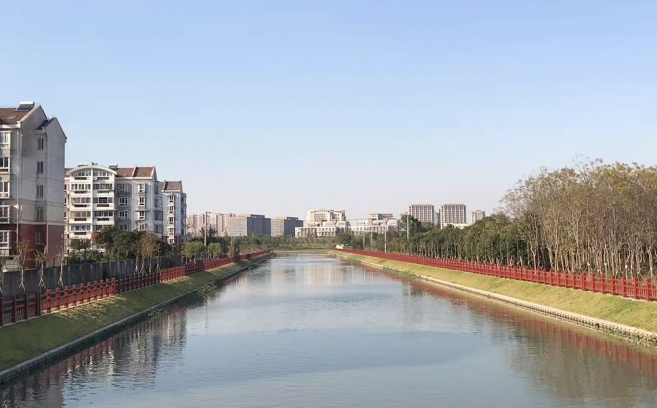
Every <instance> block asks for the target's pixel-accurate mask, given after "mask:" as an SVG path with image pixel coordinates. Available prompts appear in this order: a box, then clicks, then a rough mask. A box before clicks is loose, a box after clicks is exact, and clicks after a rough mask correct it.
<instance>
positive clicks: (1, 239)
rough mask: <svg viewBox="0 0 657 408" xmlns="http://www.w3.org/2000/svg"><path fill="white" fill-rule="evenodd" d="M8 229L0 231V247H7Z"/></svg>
mask: <svg viewBox="0 0 657 408" xmlns="http://www.w3.org/2000/svg"><path fill="white" fill-rule="evenodd" d="M9 234H10V232H9V231H0V247H3V248H7V247H8V246H9Z"/></svg>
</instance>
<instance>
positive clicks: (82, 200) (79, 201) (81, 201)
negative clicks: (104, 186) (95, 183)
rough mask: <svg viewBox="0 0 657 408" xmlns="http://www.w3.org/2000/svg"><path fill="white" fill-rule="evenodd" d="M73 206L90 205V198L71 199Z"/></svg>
mask: <svg viewBox="0 0 657 408" xmlns="http://www.w3.org/2000/svg"><path fill="white" fill-rule="evenodd" d="M71 203H73V204H91V197H71Z"/></svg>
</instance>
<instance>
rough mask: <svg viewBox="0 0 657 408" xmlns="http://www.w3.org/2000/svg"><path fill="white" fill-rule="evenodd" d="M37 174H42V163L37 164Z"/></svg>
mask: <svg viewBox="0 0 657 408" xmlns="http://www.w3.org/2000/svg"><path fill="white" fill-rule="evenodd" d="M37 174H43V162H42V161H38V162H37Z"/></svg>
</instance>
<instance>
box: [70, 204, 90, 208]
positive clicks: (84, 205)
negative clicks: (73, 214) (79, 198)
mask: <svg viewBox="0 0 657 408" xmlns="http://www.w3.org/2000/svg"><path fill="white" fill-rule="evenodd" d="M71 207H73V208H90V207H91V203H78V204H73V203H72V204H71Z"/></svg>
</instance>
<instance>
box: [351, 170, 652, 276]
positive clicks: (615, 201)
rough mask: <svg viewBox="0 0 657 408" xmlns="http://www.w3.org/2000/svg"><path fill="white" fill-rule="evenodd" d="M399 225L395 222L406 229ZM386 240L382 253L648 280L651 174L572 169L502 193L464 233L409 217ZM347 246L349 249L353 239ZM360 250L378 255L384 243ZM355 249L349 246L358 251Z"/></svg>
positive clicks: (523, 182) (375, 239) (379, 239)
mask: <svg viewBox="0 0 657 408" xmlns="http://www.w3.org/2000/svg"><path fill="white" fill-rule="evenodd" d="M405 226H406V220H405V219H403V220H402V229H405ZM410 233H411V234H410V235H411V238H410V240H407V239H406V234H404V233H402V234H396V233H393V234H388V237H387V241H388V242H387V249H388V251H389V252H399V253H410V254H415V255H422V256H430V257H441V258H451V259H460V260H466V261H478V262H485V263H491V264H498V265H509V266H522V267H528V268H534V269H544V270H560V271H574V272H579V273H592V274H599V275H605V276H621V275H622V276H626V277H634V276H636V277H646V276H650V277H653V276H654V275H653V273H654V267H655V255H656V252H655V251H656V250H657V167H646V166H641V165H638V164H632V165H627V164H622V163H613V164H606V163H604V162H602V161H600V160H595V161H592V162H587V163H576V164H575V165H574V166H572V167H565V168H562V169H559V170H555V171H547V170H542V171H540V172H539V173H538V174H536V175H533V176H530V177H527V178H526V179H524V180H521V181H519V182H518V184H517V185H516V186H515V187H514V188H512V189H511V190H509V191H508V192H507V194H506V195H505V196H504V197H503V199H502V200H501V207H500V209H499V210H498V212H497V213H496V214H494V215H492V216H489V217H486V218H485V219H483V220H481V221H478V222H476V223H474V224H472V225H470V226H468V227H465V228H463V229H457V228H454V227H451V226H448V227H446V228H443V229H435V228H433V227H432V226H426V225H422V224H420V223H419V222H418V221H417V220H414V219H413V218H412V217H411V220H410ZM345 241H348V242H346V243H349V244H353V241H354V239H353V238H351V241H349V240H347V239H345ZM371 241H372V242H370V239H369V237H366V238H365V247H366V248H372V249H376V250H383V248H384V245H385V244H384V237H382V236H375V237H373V238H372V240H371ZM358 245H359V244H358V242H356V245H355V246H358Z"/></svg>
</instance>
